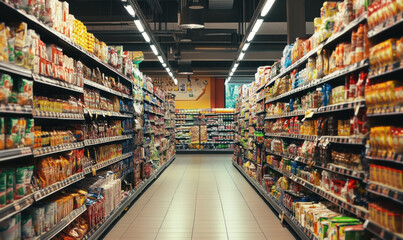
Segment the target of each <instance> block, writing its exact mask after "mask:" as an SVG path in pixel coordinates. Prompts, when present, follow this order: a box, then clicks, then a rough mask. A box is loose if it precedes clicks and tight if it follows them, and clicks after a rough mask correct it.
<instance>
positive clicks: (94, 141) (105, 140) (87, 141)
mask: <svg viewBox="0 0 403 240" xmlns="http://www.w3.org/2000/svg"><path fill="white" fill-rule="evenodd" d="M131 138H133V135H132V134H127V135H121V136H115V137H105V138H96V139H85V140H84V145H85V146H86V147H88V146H94V145H98V144H104V143H111V142H116V141H122V140H127V139H131Z"/></svg>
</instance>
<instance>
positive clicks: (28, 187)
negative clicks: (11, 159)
mask: <svg viewBox="0 0 403 240" xmlns="http://www.w3.org/2000/svg"><path fill="white" fill-rule="evenodd" d="M33 174H34V166H28V167H25V179H24V182H25V193H26V194H29V193H31V179H32V175H33Z"/></svg>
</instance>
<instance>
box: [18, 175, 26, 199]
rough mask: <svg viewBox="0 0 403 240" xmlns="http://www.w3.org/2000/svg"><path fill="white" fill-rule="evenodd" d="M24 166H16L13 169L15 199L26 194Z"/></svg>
mask: <svg viewBox="0 0 403 240" xmlns="http://www.w3.org/2000/svg"><path fill="white" fill-rule="evenodd" d="M26 170H27V169H26V167H18V168H17V169H16V171H15V199H20V198H23V197H24V196H25V195H26V190H25V175H26Z"/></svg>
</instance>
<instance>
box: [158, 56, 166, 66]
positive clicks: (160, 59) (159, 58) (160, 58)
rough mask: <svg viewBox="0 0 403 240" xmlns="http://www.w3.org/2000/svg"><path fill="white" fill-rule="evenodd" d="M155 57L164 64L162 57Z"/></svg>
mask: <svg viewBox="0 0 403 240" xmlns="http://www.w3.org/2000/svg"><path fill="white" fill-rule="evenodd" d="M157 58H158V60H159V61H160V63H162V64H165V63H164V59H162V57H161V56H158V57H157Z"/></svg>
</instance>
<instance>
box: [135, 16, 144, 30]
mask: <svg viewBox="0 0 403 240" xmlns="http://www.w3.org/2000/svg"><path fill="white" fill-rule="evenodd" d="M134 24H136V27H137V29H138V30H139V32H144V28H143V25H142V24H141V22H140V20H138V19H137V20H134Z"/></svg>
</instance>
